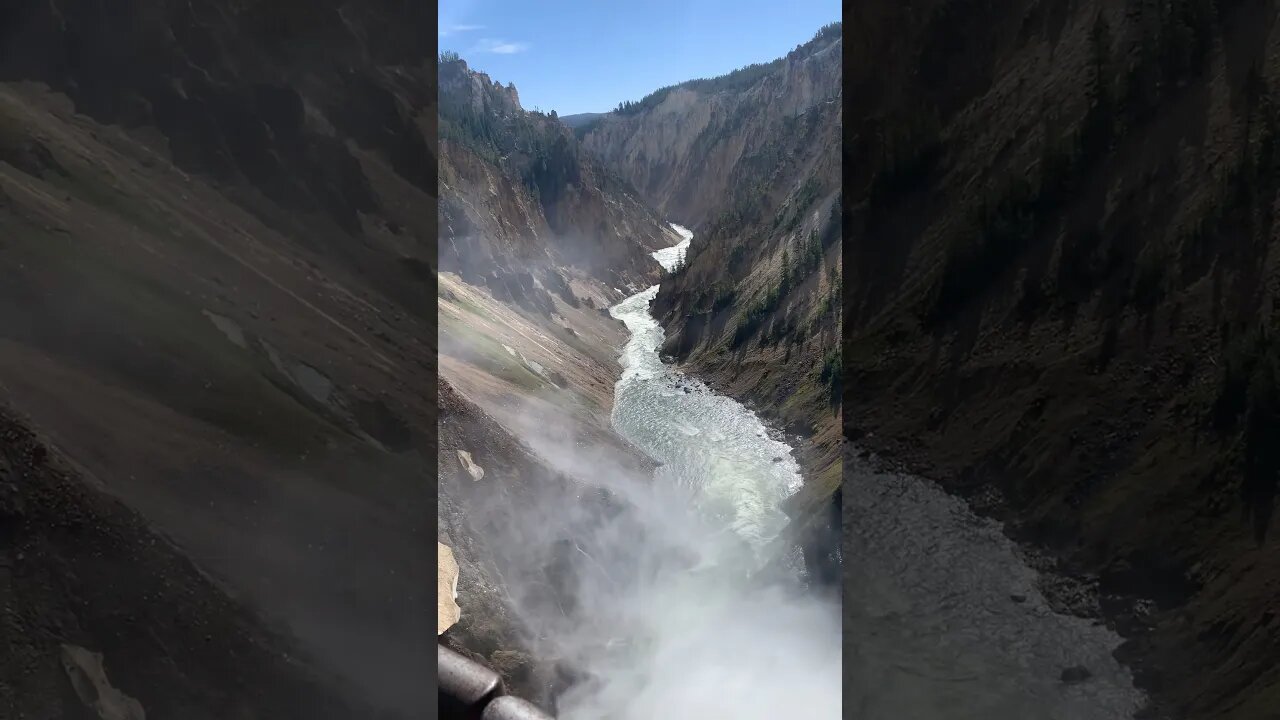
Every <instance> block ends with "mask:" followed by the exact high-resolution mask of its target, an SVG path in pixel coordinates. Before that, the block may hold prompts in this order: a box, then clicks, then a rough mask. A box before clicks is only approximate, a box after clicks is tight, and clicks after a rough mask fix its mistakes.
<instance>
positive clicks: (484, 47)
mask: <svg viewBox="0 0 1280 720" xmlns="http://www.w3.org/2000/svg"><path fill="white" fill-rule="evenodd" d="M528 49H529V43H522V42H507V41H506V40H494V39H492V38H485V39H484V40H481V41H480V44H479V45H476V47H475V50H474V51H473V52H482V53H496V54H498V55H514V54H515V53H521V52H524V51H525V50H528Z"/></svg>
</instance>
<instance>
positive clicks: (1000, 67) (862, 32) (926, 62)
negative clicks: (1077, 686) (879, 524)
mask: <svg viewBox="0 0 1280 720" xmlns="http://www.w3.org/2000/svg"><path fill="white" fill-rule="evenodd" d="M854 13H855V14H854V17H853V18H851V19H850V25H849V27H850V29H851V31H852V32H855V33H857V36H856V38H857V39H856V40H855V41H854V42H853V43H852V45H851V50H852V51H853V52H854V55H853V56H852V58H851V59H852V60H853V65H852V71H853V73H854V74H853V75H852V77H851V78H850V84H849V90H850V93H851V96H850V108H851V111H850V112H851V117H849V118H846V120H847V121H848V122H850V128H849V132H850V137H851V138H852V141H851V142H850V143H848V144H846V152H848V153H849V154H850V155H849V159H848V161H847V167H849V168H850V169H851V171H852V175H851V176H850V179H851V181H852V184H851V185H847V186H846V187H845V189H844V191H845V193H846V195H847V200H848V202H849V206H850V222H851V225H850V227H851V231H850V235H849V239H848V248H847V252H848V254H849V268H850V273H851V277H850V278H848V279H847V282H848V283H849V289H850V291H849V293H847V295H846V301H847V304H846V306H845V309H844V317H845V330H846V332H847V333H848V335H849V337H848V339H847V342H846V344H845V350H844V361H845V363H846V370H847V373H848V381H849V392H848V394H847V397H846V398H845V403H844V417H845V421H846V434H847V435H848V437H849V438H850V439H851V440H853V441H854V442H856V443H858V444H860V445H863V446H867V447H870V448H874V449H876V450H878V451H884V452H886V453H887V454H888V455H890V456H896V457H897V458H900V459H902V460H905V461H908V464H909V465H911V466H912V467H913V468H914V469H915V470H917V471H920V472H922V473H923V474H925V475H927V476H930V477H933V478H936V479H938V480H940V481H942V482H943V483H944V484H945V485H946V486H947V487H949V488H951V489H954V490H956V491H959V492H962V493H964V494H966V495H968V496H969V497H971V499H972V502H973V503H974V504H975V505H976V506H978V507H979V508H982V509H985V510H987V511H988V512H991V513H993V514H995V515H997V516H998V517H1001V518H1003V519H1005V520H1007V521H1008V525H1009V527H1010V528H1011V531H1012V532H1013V533H1014V534H1015V535H1017V536H1018V537H1020V538H1023V539H1027V540H1030V541H1033V542H1036V543H1040V544H1043V545H1047V546H1049V547H1052V548H1054V549H1055V550H1056V551H1057V552H1058V553H1059V555H1060V557H1061V558H1062V562H1063V566H1064V567H1065V568H1067V569H1068V570H1069V571H1071V572H1075V573H1079V574H1083V575H1086V576H1090V577H1094V578H1096V579H1097V580H1098V582H1099V587H1100V590H1101V592H1102V596H1103V607H1104V610H1107V611H1108V616H1109V618H1110V620H1111V621H1112V622H1113V624H1115V626H1116V627H1117V629H1119V630H1120V631H1121V632H1122V633H1123V634H1124V635H1125V636H1126V637H1127V638H1128V642H1127V643H1126V646H1125V648H1124V649H1123V652H1122V654H1123V656H1124V657H1125V658H1126V659H1130V660H1132V661H1133V663H1134V665H1135V669H1136V675H1137V677H1138V680H1139V682H1140V684H1141V685H1142V686H1143V687H1145V688H1146V689H1148V690H1149V691H1150V692H1151V694H1152V696H1153V698H1154V700H1155V702H1156V705H1157V706H1158V707H1159V708H1163V710H1165V711H1167V712H1168V713H1169V714H1170V715H1172V716H1177V717H1187V718H1208V717H1213V718H1240V719H1241V720H1243V719H1245V718H1257V717H1265V716H1267V715H1268V714H1271V713H1273V712H1274V709H1273V708H1274V707H1275V703H1276V698H1277V697H1278V694H1277V693H1280V670H1277V668H1278V667H1280V663H1278V662H1277V659H1278V658H1280V635H1277V633H1276V632H1275V630H1274V626H1275V623H1274V621H1273V617H1274V612H1273V609H1272V606H1273V602H1272V600H1271V599H1270V598H1272V597H1273V596H1274V591H1275V588H1276V587H1277V583H1278V582H1280V552H1277V546H1276V543H1277V539H1276V532H1275V528H1274V527H1272V523H1271V517H1272V513H1273V508H1274V503H1275V495H1276V477H1277V469H1278V468H1280V463H1277V461H1276V454H1275V453H1274V451H1273V450H1272V449H1271V448H1274V446H1275V443H1274V441H1272V440H1263V438H1264V437H1267V438H1271V437H1274V436H1275V433H1276V431H1277V429H1280V425H1278V424H1277V418H1278V417H1280V416H1278V415H1277V413H1276V408H1277V407H1278V406H1280V402H1278V399H1280V395H1278V394H1277V391H1276V388H1277V387H1278V384H1277V374H1276V373H1277V371H1276V367H1277V363H1276V357H1277V355H1276V351H1275V347H1276V346H1275V344H1274V343H1273V342H1272V338H1273V337H1274V336H1275V331H1276V327H1277V316H1276V313H1275V297H1276V294H1277V291H1278V290H1280V274H1278V269H1277V258H1278V257H1280V254H1278V253H1277V252H1276V239H1275V233H1274V229H1273V228H1274V225H1273V223H1274V216H1275V209H1274V208H1275V200H1276V197H1277V188H1280V184H1278V183H1277V168H1276V158H1275V150H1274V146H1275V142H1276V128H1277V127H1280V116H1277V112H1276V107H1277V105H1276V102H1275V98H1276V92H1277V91H1276V89H1275V88H1277V83H1280V64H1278V63H1277V58H1280V54H1278V53H1277V50H1280V48H1278V47H1277V38H1278V37H1280V34H1277V27H1278V26H1277V15H1276V9H1275V7H1274V6H1273V5H1272V4H1270V3H1256V2H1216V3H1211V2H1199V1H1196V0H1188V1H1185V2H1184V1H1179V2H1172V3H1164V4H1159V5H1158V6H1157V5H1151V4H1149V3H1142V2H1136V1H1134V2H1122V3H1107V2H1099V1H1090V2H1079V3H1071V4H1063V3H1046V2H1035V1H1033V0H1025V1H1024V0H1010V1H1007V2H995V3H970V2H964V1H962V0H933V1H932V2H927V3H913V4H912V5H911V6H910V8H908V7H907V6H905V5H902V4H900V3H891V2H880V3H859V4H856V5H855V6H854ZM854 388H856V392H855V391H854ZM1135 599H1140V600H1141V602H1135Z"/></svg>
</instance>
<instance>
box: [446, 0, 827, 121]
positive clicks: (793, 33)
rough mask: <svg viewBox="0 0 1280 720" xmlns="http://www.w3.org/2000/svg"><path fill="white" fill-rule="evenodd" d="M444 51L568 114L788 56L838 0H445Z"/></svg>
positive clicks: (539, 104) (533, 104)
mask: <svg viewBox="0 0 1280 720" xmlns="http://www.w3.org/2000/svg"><path fill="white" fill-rule="evenodd" d="M439 8H440V49H441V50H452V51H454V52H457V53H458V54H459V55H461V56H462V57H463V59H464V60H466V61H467V64H468V65H470V66H471V67H472V68H475V69H476V70H479V71H481V72H484V73H488V74H489V76H490V77H491V78H493V79H494V80H495V81H499V82H502V83H503V84H506V83H510V82H514V83H515V84H516V90H518V91H519V92H520V104H521V105H523V106H524V107H525V108H526V109H530V110H532V109H534V108H537V109H540V110H542V111H543V112H550V111H551V110H555V111H556V112H558V113H560V114H561V115H572V114H574V113H581V112H605V111H608V110H612V109H613V108H614V107H615V106H616V105H617V104H618V103H619V102H621V101H623V100H639V99H640V98H642V97H644V96H645V95H647V94H649V93H650V92H652V91H654V90H657V89H658V88H660V87H663V86H666V85H673V84H675V83H678V82H683V81H685V80H692V79H694V78H700V77H714V76H716V75H723V74H724V73H726V72H729V71H730V70H733V69H735V68H739V67H742V66H743V65H749V64H751V63H756V62H767V61H769V60H772V59H774V58H777V57H781V56H782V55H785V54H787V52H789V51H790V50H791V49H792V48H794V47H795V46H796V45H799V44H801V43H803V42H804V41H806V40H808V39H809V38H810V37H812V36H813V34H814V33H816V32H817V31H818V28H820V27H822V26H823V25H825V24H827V23H829V22H834V21H836V20H839V19H840V4H839V2H838V1H837V0H821V1H815V0H773V1H772V2H763V1H761V0H737V1H736V2H735V1H733V0H655V1H653V2H619V1H617V0H442V1H441V2H440V5H439Z"/></svg>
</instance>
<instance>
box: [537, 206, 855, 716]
mask: <svg viewBox="0 0 1280 720" xmlns="http://www.w3.org/2000/svg"><path fill="white" fill-rule="evenodd" d="M676 229H677V232H679V233H680V234H681V235H682V237H683V238H684V239H683V241H682V242H681V243H680V244H679V245H677V246H674V247H672V248H667V249H666V250H660V251H658V252H657V253H655V254H654V257H655V259H657V260H658V262H660V263H661V264H662V265H663V267H664V268H666V269H667V270H668V271H670V270H672V269H673V268H674V267H675V266H676V265H677V264H678V263H680V262H682V261H683V256H684V252H685V250H686V249H687V248H688V246H689V242H690V240H691V239H692V233H689V232H688V231H687V230H685V229H684V228H681V227H679V226H676ZM657 292H658V287H657V286H654V287H650V288H648V289H646V290H644V291H642V292H639V293H636V294H635V295H632V296H631V297H629V298H627V299H625V300H623V301H622V302H621V303H619V304H618V305H616V306H614V307H613V308H612V309H611V313H612V315H613V317H615V318H618V319H619V320H621V321H622V322H623V323H625V324H626V326H627V329H628V330H629V331H630V339H629V340H628V342H627V344H626V346H625V347H624V348H623V350H622V355H621V363H622V366H623V373H622V377H621V378H620V379H619V380H618V382H617V385H616V387H615V394H614V409H613V424H614V426H615V428H616V429H617V430H618V432H619V434H621V435H622V436H623V437H625V438H627V439H628V440H629V441H630V442H632V443H633V444H635V445H636V446H637V447H639V448H641V449H642V450H644V451H645V452H646V453H647V454H648V455H649V456H650V457H652V458H653V459H654V460H656V461H657V462H658V463H660V466H659V467H658V469H657V470H656V472H655V473H654V477H653V478H652V480H651V482H647V483H645V484H644V486H643V489H639V488H635V487H632V489H631V490H630V491H629V492H628V498H627V499H628V501H629V502H630V503H631V504H632V505H633V506H634V507H635V508H637V511H636V513H635V515H636V517H638V518H639V520H638V523H637V524H635V525H632V526H630V527H629V529H628V530H627V532H628V533H629V537H633V538H634V539H635V542H634V543H633V544H632V546H631V548H630V552H631V553H632V554H633V555H638V556H639V560H636V558H635V557H628V558H627V562H626V563H624V564H619V566H625V567H627V568H629V569H630V570H629V571H628V573H627V577H626V578H625V579H621V578H616V577H615V578H614V582H615V584H617V583H622V584H625V586H626V588H627V592H626V593H625V597H620V596H619V595H618V594H607V593H604V592H599V593H591V594H592V595H600V596H602V597H604V596H606V595H607V596H608V601H607V602H608V603H609V607H608V613H609V614H610V616H611V617H616V618H617V619H618V622H617V626H618V627H620V628H624V629H625V633H620V635H624V636H623V637H619V638H617V640H616V642H614V643H612V644H611V645H610V647H609V648H608V649H607V650H604V649H596V648H593V649H591V650H589V651H588V652H589V653H590V656H589V657H588V659H587V661H586V662H585V663H584V664H585V665H586V666H588V667H591V668H592V669H593V671H594V674H595V675H596V677H597V678H600V682H598V683H594V684H592V683H587V684H583V685H581V686H579V687H576V688H575V689H574V690H572V691H571V692H570V693H568V694H567V695H566V696H564V697H562V698H560V702H559V713H560V717H561V718H562V719H563V720H605V719H606V718H607V719H609V720H653V718H668V719H670V720H695V719H696V720H705V719H706V718H725V719H729V718H732V719H733V720H773V719H774V718H782V717H795V718H806V719H811V720H834V719H835V718H839V717H841V715H840V708H841V698H840V695H841V687H840V682H841V677H840V667H841V664H840V655H841V647H840V618H839V609H838V607H836V606H834V605H833V604H831V603H830V602H828V601H826V600H822V599H818V598H816V597H813V596H812V595H810V594H809V593H807V592H805V591H804V589H803V588H801V587H799V586H798V585H797V584H796V583H794V582H790V583H787V584H786V585H776V586H775V585H768V584H763V583H761V582H760V581H759V580H753V579H752V573H753V572H754V571H755V570H757V569H758V568H759V567H760V566H761V564H762V563H763V562H764V561H766V560H767V550H766V547H767V546H768V545H769V544H770V541H771V540H773V539H774V538H776V537H777V536H778V534H779V533H780V532H781V531H782V529H783V528H784V526H785V524H786V521H787V519H786V517H785V515H783V513H782V512H781V510H780V505H781V503H782V501H783V500H784V499H785V498H786V497H787V496H788V495H789V494H790V493H792V492H794V491H795V489H796V488H797V487H799V485H800V483H801V479H800V467H799V465H798V463H797V462H796V459H795V457H794V456H793V454H792V449H791V448H790V447H789V446H788V445H787V444H786V443H785V442H783V441H782V440H780V439H777V438H776V437H774V434H773V433H771V432H770V430H769V429H768V428H767V427H766V425H765V424H764V422H762V421H761V419H760V418H759V417H757V416H756V414H755V413H753V412H752V411H750V410H748V409H747V408H746V407H745V406H743V405H742V404H741V403H739V402H737V401H736V400H733V399H732V398H728V397H724V396H722V395H718V394H716V393H715V392H714V391H712V390H711V389H710V388H708V387H707V386H706V385H705V384H703V383H701V382H699V381H698V380H696V379H695V378H692V377H690V376H687V375H685V374H684V373H683V372H681V371H680V370H679V369H678V368H675V367H672V366H670V365H666V364H664V363H663V362H662V361H661V360H660V358H659V354H658V349H659V347H661V344H662V339H663V330H662V327H661V326H660V325H659V324H658V322H657V321H656V320H655V319H654V318H653V316H652V315H651V314H650V311H649V308H650V304H651V303H652V301H653V298H654V296H655V295H656V294H657ZM596 546H597V547H601V546H608V543H599V542H597V543H596ZM615 554H616V553H615ZM635 568H639V569H640V570H639V571H636V570H635Z"/></svg>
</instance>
